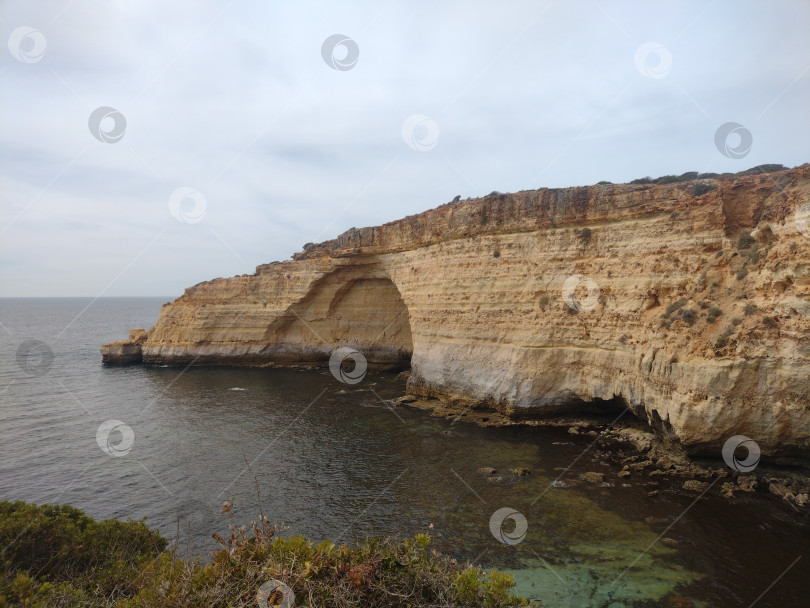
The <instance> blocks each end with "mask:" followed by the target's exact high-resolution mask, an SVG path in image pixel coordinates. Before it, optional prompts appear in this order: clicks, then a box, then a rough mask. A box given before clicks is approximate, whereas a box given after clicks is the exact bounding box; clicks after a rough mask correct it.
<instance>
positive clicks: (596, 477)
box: [579, 471, 605, 483]
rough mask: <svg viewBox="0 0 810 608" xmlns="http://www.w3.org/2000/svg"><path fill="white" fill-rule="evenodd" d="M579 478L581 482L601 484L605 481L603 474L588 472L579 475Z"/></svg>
mask: <svg viewBox="0 0 810 608" xmlns="http://www.w3.org/2000/svg"><path fill="white" fill-rule="evenodd" d="M579 478H580V479H581V480H583V481H589V482H591V483H602V482H603V481H604V480H605V474H604V473H596V472H594V471H588V472H587V473H582V474H580V476H579Z"/></svg>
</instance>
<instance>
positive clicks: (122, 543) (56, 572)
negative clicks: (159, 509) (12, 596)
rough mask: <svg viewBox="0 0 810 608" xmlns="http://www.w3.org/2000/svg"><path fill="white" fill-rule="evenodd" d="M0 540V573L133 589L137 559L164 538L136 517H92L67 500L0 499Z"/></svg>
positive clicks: (147, 556)
mask: <svg viewBox="0 0 810 608" xmlns="http://www.w3.org/2000/svg"><path fill="white" fill-rule="evenodd" d="M0 546H2V547H4V548H6V551H5V553H4V554H3V557H2V560H3V561H2V564H0V565H2V569H3V571H4V572H5V573H7V574H8V573H9V572H14V573H19V574H26V575H33V576H36V577H45V578H47V579H49V580H52V581H69V582H70V584H71V585H72V586H74V587H76V588H78V589H87V590H89V589H96V590H98V591H99V592H101V593H104V594H106V593H111V592H113V591H114V590H116V591H118V592H119V593H122V594H131V593H134V592H135V591H136V589H135V587H134V583H133V581H134V579H136V578H137V575H138V573H139V572H140V567H141V565H142V564H143V563H144V562H146V561H148V560H151V559H154V558H155V556H156V555H158V554H159V553H160V552H161V551H163V550H164V549H165V548H166V540H165V539H164V538H162V537H161V536H160V535H159V534H158V533H157V532H154V531H152V530H150V529H149V528H147V527H146V524H145V523H143V522H142V521H141V522H134V521H129V522H121V521H116V520H111V519H107V520H104V521H99V522H97V521H95V520H93V519H91V518H90V517H88V516H87V515H85V514H84V513H83V512H82V511H80V510H79V509H76V508H75V507H71V506H69V505H44V506H41V507H39V506H36V505H31V504H27V503H25V502H22V501H18V502H7V501H5V502H0Z"/></svg>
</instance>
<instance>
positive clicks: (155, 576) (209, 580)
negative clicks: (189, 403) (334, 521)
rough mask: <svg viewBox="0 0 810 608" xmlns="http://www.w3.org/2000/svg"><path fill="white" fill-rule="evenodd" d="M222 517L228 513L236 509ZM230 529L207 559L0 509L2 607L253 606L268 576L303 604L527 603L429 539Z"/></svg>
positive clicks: (79, 519) (52, 516)
mask: <svg viewBox="0 0 810 608" xmlns="http://www.w3.org/2000/svg"><path fill="white" fill-rule="evenodd" d="M224 510H225V511H226V512H227V513H228V514H229V516H231V512H230V511H231V509H230V505H226V508H225V509H224ZM229 531H230V534H229V536H228V537H227V538H223V537H221V536H219V535H218V534H214V538H215V539H216V540H217V541H218V542H219V543H220V544H221V545H222V548H221V549H220V550H218V551H216V552H215V553H214V555H213V559H212V560H211V561H210V562H207V563H203V562H202V560H200V559H184V558H181V557H180V556H179V554H178V551H177V549H176V548H169V549H167V544H168V543H167V541H166V539H164V538H163V537H161V536H160V535H159V534H158V533H157V532H155V531H153V530H150V529H149V528H148V527H147V526H146V524H145V523H144V522H142V521H141V522H136V521H129V522H120V521H116V520H104V521H98V522H97V521H95V520H93V519H92V518H90V517H88V516H87V515H85V514H84V513H83V512H82V511H80V510H78V509H76V508H74V507H71V506H68V505H61V506H57V505H43V506H36V505H31V504H27V503H24V502H14V503H12V502H0V551H2V554H0V608H11V607H15V608H16V607H18V606H26V607H33V608H45V607H46V606H47V607H48V608H54V607H57V608H61V607H69V606H70V607H72V606H82V607H85V606H88V607H104V608H158V607H160V608H173V607H177V608H180V607H183V608H185V607H195V608H197V607H199V608H203V607H205V608H209V607H226V606H227V607H238V606H257V605H258V604H257V601H256V593H257V591H258V589H259V587H260V586H261V584H262V583H264V582H266V581H268V580H270V579H277V580H280V581H282V582H284V583H285V584H286V585H288V586H289V587H290V588H291V589H292V590H293V592H294V594H295V605H296V606H335V607H343V606H375V607H383V608H384V607H392V608H393V607H399V606H403V607H404V606H414V607H426V606H437V607H438V606H458V607H465V606H470V607H473V606H475V607H476V608H480V607H493V608H494V607H496V606H498V607H499V606H507V607H511V606H528V605H529V604H528V602H527V601H526V600H524V599H523V598H519V597H516V596H515V595H513V593H512V589H513V587H514V583H513V582H512V579H511V577H509V576H507V575H505V574H502V573H499V572H497V571H492V572H490V573H485V572H482V571H481V570H480V569H478V568H475V567H471V566H466V567H464V566H461V565H459V564H457V563H456V562H455V560H452V559H450V558H448V557H446V556H442V555H440V554H438V553H437V552H436V551H434V550H432V549H431V548H430V543H431V539H430V536H428V535H427V534H418V535H417V536H416V537H415V538H412V539H407V540H405V541H402V542H394V541H389V540H381V539H370V540H367V541H365V542H364V543H363V544H362V545H359V546H354V547H350V546H347V545H339V546H338V545H335V544H333V543H331V542H324V543H320V544H317V545H316V544H314V543H312V542H311V541H308V540H307V539H305V538H303V537H300V536H296V537H289V538H287V537H282V536H280V535H278V534H277V532H278V530H277V529H276V528H275V527H274V526H271V525H270V524H269V522H268V521H267V519H266V518H264V517H263V516H262V517H260V519H259V522H258V523H252V525H251V529H247V528H246V527H245V526H242V527H236V526H234V525H230V526H229ZM280 600H281V598H278V601H280ZM272 601H273V600H272V599H271V602H272ZM270 605H273V604H272V603H271V604H270Z"/></svg>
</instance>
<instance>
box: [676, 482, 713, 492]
mask: <svg viewBox="0 0 810 608" xmlns="http://www.w3.org/2000/svg"><path fill="white" fill-rule="evenodd" d="M708 485H709V484H707V483H706V482H705V481H699V480H697V479H689V480H687V481H684V482H683V486H682V487H683V489H684V490H688V491H689V492H702V491H703V490H705V489H706V486H708Z"/></svg>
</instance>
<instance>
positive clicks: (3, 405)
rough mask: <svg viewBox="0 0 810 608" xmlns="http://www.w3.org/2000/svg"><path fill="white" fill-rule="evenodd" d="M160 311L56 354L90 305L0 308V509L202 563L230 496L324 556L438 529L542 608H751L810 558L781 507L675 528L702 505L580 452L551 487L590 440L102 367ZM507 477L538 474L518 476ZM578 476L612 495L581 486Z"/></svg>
mask: <svg viewBox="0 0 810 608" xmlns="http://www.w3.org/2000/svg"><path fill="white" fill-rule="evenodd" d="M164 300H165V299H160V300H99V301H98V302H96V303H95V304H93V306H92V307H91V308H90V309H89V311H88V313H86V314H85V315H84V316H82V317H81V318H80V319H79V320H78V321H76V322H75V323H74V324H73V325H72V326H71V327H70V329H69V330H68V331H66V332H65V333H64V335H62V337H58V335H59V333H60V332H61V331H62V329H63V328H64V327H65V325H66V324H67V323H69V322H70V321H71V319H73V318H74V317H75V316H76V314H78V312H80V311H81V309H82V308H84V307H85V306H86V304H87V301H83V300H55V301H54V300H39V301H24V302H20V301H8V300H6V301H0V321H2V323H3V325H5V326H6V327H7V328H8V329H9V331H10V332H11V337H10V339H9V340H8V341H4V342H3V343H2V346H0V382H2V389H5V392H4V393H2V395H0V428H2V429H3V431H2V432H3V435H2V442H0V479H2V484H1V485H0V498H2V499H25V500H30V501H36V502H69V503H72V504H75V505H76V506H78V507H80V508H82V509H84V510H86V511H87V512H88V513H89V514H90V515H92V516H94V517H117V518H122V519H125V518H127V517H133V518H140V517H148V523H149V524H150V525H151V526H153V527H157V528H159V529H160V531H161V533H163V534H164V535H166V536H168V537H175V536H176V534H177V532H178V529H179V532H180V535H181V537H182V539H183V543H184V544H186V543H188V547H189V550H191V551H194V552H205V551H208V550H210V549H211V548H213V541H211V538H210V536H211V533H212V532H213V531H220V532H221V531H222V530H223V528H224V527H225V526H226V525H227V523H228V521H227V519H226V518H225V517H224V516H223V515H221V514H220V513H219V511H220V507H221V504H222V501H224V500H226V499H230V498H231V497H235V498H236V508H235V510H234V512H235V514H236V518H237V522H238V523H247V522H248V521H249V520H250V519H253V518H255V517H256V515H257V514H258V510H259V498H261V508H262V509H263V511H264V513H265V515H267V516H268V517H270V519H271V520H273V521H275V522H279V523H283V524H284V525H285V526H287V528H288V532H289V533H301V534H306V535H308V536H310V537H312V538H314V539H316V540H320V539H325V538H331V539H336V540H339V541H351V540H353V539H355V538H360V537H363V536H367V535H383V536H402V535H412V534H415V533H417V532H424V531H426V530H428V526H429V525H430V524H433V525H434V527H433V529H432V530H431V532H432V533H433V534H435V536H436V540H435V544H436V546H437V548H438V549H439V550H441V551H444V552H446V553H449V554H452V555H454V556H455V557H458V558H459V559H462V560H473V561H477V562H479V563H481V564H483V565H485V566H486V567H488V568H489V567H497V568H499V569H507V570H509V571H510V572H511V573H513V574H514V575H515V578H516V580H517V581H518V584H519V588H520V590H521V591H522V592H523V593H525V594H526V595H527V596H529V597H535V598H539V599H542V601H543V602H544V604H545V605H546V606H549V607H554V606H577V607H583V606H612V607H618V606H631V605H636V606H643V605H647V606H651V605H663V606H673V607H674V606H690V605H693V606H699V605H704V604H705V605H709V606H738V605H749V604H750V603H751V602H753V601H754V600H755V599H756V598H757V596H758V595H760V593H762V591H764V590H765V589H766V588H767V587H768V586H769V585H770V584H771V583H772V582H773V581H774V580H775V579H776V577H777V576H779V574H780V573H781V572H782V571H783V570H784V568H786V567H787V566H788V565H789V564H790V563H791V562H792V561H793V560H795V558H796V557H797V556H798V555H800V554H802V552H805V551H806V547H807V546H808V540H810V537H808V533H807V526H806V525H800V523H799V522H798V521H796V520H797V519H798V516H796V515H795V514H794V513H792V512H789V511H787V512H786V511H785V506H784V505H783V504H780V503H779V502H778V501H775V500H774V501H771V500H770V499H769V498H768V497H760V498H757V499H751V500H750V501H749V502H748V503H741V504H736V505H732V504H729V503H727V502H725V501H722V500H721V499H719V498H717V497H709V498H708V499H707V500H701V501H700V502H698V503H696V504H695V505H694V506H692V507H691V508H689V509H688V511H686V514H685V515H683V517H681V518H680V519H677V518H679V516H681V515H682V514H683V513H684V511H685V510H686V509H687V508H688V507H689V506H690V504H691V503H692V501H693V499H694V496H693V495H686V494H684V493H681V492H680V491H677V490H675V489H673V487H674V486H673V487H670V486H667V484H666V482H663V483H662V485H661V486H654V487H655V488H656V489H659V490H661V493H660V495H659V496H657V497H650V496H648V493H649V491H650V490H651V489H652V488H653V486H651V485H647V484H650V483H652V482H651V481H650V478H649V477H646V476H644V475H635V476H633V477H631V478H628V479H620V478H618V477H617V475H616V474H617V471H616V470H614V469H613V468H612V467H610V466H607V464H606V463H602V462H599V461H598V460H592V458H591V456H590V455H589V454H586V456H584V457H582V458H580V459H579V460H578V461H577V464H576V466H575V468H574V469H573V470H572V472H571V473H570V474H568V475H567V476H566V477H565V479H566V482H567V484H568V485H567V487H560V488H557V487H551V482H552V480H554V479H555V478H556V477H557V476H558V475H559V470H558V469H560V468H561V467H567V466H569V465H570V464H571V463H572V462H573V461H574V460H575V459H577V458H578V457H579V456H580V455H581V454H582V453H583V451H584V450H585V449H586V448H587V445H588V439H587V438H585V437H575V438H572V437H571V436H570V435H568V434H567V433H565V432H564V431H560V430H554V429H529V428H502V429H497V428H479V427H476V426H472V425H468V424H465V423H462V422H459V423H455V424H454V423H452V422H451V421H448V420H444V419H437V418H433V417H430V416H429V415H427V414H426V413H424V412H422V411H419V410H415V409H411V408H406V407H396V408H391V407H389V406H388V404H387V403H385V401H384V400H385V399H389V398H393V397H396V396H399V395H401V394H402V390H403V387H402V383H399V382H396V380H395V379H394V377H393V376H391V375H386V374H379V373H374V372H370V373H369V374H368V375H367V376H366V378H365V379H364V380H363V381H362V382H361V383H359V384H356V385H345V384H341V383H340V382H338V381H337V380H335V379H334V378H333V377H332V376H331V374H329V372H328V371H327V370H316V371H296V370H288V369H227V368H193V369H189V370H188V371H187V372H185V373H182V370H179V369H172V368H141V367H134V368H124V369H115V368H111V369H105V368H102V367H101V365H100V357H99V354H98V347H99V345H100V344H101V343H103V342H105V341H109V340H111V339H114V338H116V337H118V336H120V334H121V333H122V332H123V328H127V327H131V326H149V325H150V324H151V323H153V322H154V320H155V319H156V317H157V312H158V310H159V306H160V304H161V303H162V302H163V301H164ZM28 338H36V339H41V340H43V341H45V342H46V343H48V344H49V345H50V346H51V348H52V349H53V351H54V354H55V359H54V364H53V368H52V369H51V371H50V372H49V373H48V374H46V375H44V376H41V377H32V376H28V375H26V374H24V373H23V372H22V370H20V368H19V367H18V366H17V364H16V361H15V358H14V352H15V349H16V347H17V346H18V344H19V343H21V342H22V341H23V340H25V339H28ZM2 389H0V390H2ZM110 419H115V420H120V421H123V422H124V423H126V424H127V425H128V426H129V427H131V429H132V430H133V432H134V444H133V447H132V450H131V451H130V452H129V453H128V454H126V456H122V457H110V456H108V455H107V454H105V453H104V452H103V451H102V450H101V449H99V446H98V444H97V443H96V429H97V428H98V426H99V425H100V424H101V423H102V422H104V421H106V420H110ZM111 440H112V441H113V442H114V441H116V438H115V437H111ZM481 467H493V468H495V469H496V470H497V471H498V473H497V474H495V475H487V474H483V473H480V472H479V471H478V469H479V468H481ZM516 467H528V468H529V469H530V470H531V475H528V476H518V475H514V474H512V473H510V471H511V470H512V469H515V468H516ZM586 471H595V472H601V473H604V474H605V480H606V481H607V482H609V483H610V484H612V486H610V487H608V486H603V485H600V484H595V483H588V482H585V481H580V480H578V475H579V474H580V473H583V472H586ZM656 479H658V478H656ZM623 484H627V485H628V486H629V487H624V485H623ZM257 488H258V490H257ZM502 507H510V508H512V509H514V510H516V511H518V512H519V513H521V514H523V515H524V516H525V518H526V521H527V532H526V536H525V538H524V540H523V541H522V542H520V543H518V544H515V545H507V544H503V543H501V542H499V541H498V540H497V539H496V538H495V537H494V536H493V534H492V533H491V532H490V517H491V515H492V514H493V513H494V512H495V511H496V510H497V509H500V508H502ZM676 519H677V522H676V523H674V525H672V526H671V528H670V529H669V530H667V531H666V533H665V534H663V535H662V533H663V532H664V531H665V529H666V528H667V527H668V526H670V525H671V524H673V522H674V521H675V520H676ZM505 525H509V523H508V522H507V524H505ZM659 535H662V538H661V539H660V540H658V541H657V542H654V541H656V539H658V537H659ZM804 572H806V569H805V570H804ZM619 577H620V578H619ZM617 579H618V580H617ZM808 593H810V583H808V577H807V576H806V575H803V574H802V569H801V568H800V566H797V567H796V568H794V569H793V570H791V571H790V572H789V573H788V574H787V575H785V576H784V577H783V578H782V579H780V581H779V583H778V584H777V585H774V587H773V588H772V589H770V590H769V591H768V593H767V594H766V595H765V596H764V597H763V598H762V599H761V600H759V602H758V603H757V606H758V607H760V606H780V608H781V607H784V606H791V605H797V604H796V602H795V601H794V600H795V598H797V597H800V594H802V595H801V597H806V595H807V594H808Z"/></svg>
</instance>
